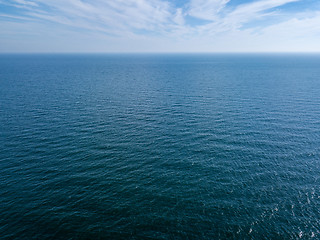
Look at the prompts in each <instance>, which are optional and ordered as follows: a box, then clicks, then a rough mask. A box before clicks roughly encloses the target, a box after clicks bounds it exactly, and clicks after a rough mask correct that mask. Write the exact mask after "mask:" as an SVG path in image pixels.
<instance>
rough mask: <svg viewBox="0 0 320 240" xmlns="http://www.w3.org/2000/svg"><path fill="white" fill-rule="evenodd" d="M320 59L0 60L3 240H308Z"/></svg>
mask: <svg viewBox="0 0 320 240" xmlns="http://www.w3.org/2000/svg"><path fill="white" fill-rule="evenodd" d="M319 178H320V55H1V56H0V238H1V239H320V179H319Z"/></svg>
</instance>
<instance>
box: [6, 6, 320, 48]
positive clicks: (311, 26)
mask: <svg viewBox="0 0 320 240" xmlns="http://www.w3.org/2000/svg"><path fill="white" fill-rule="evenodd" d="M302 1H303V0H258V1H252V2H249V3H245V4H238V5H236V6H234V3H233V5H232V6H231V5H230V3H231V2H230V0H189V1H186V3H185V4H184V6H179V7H175V4H173V2H172V1H169V0H92V1H84V0H7V1H4V0H0V4H2V5H7V6H11V7H14V8H15V9H16V10H19V9H20V10H19V11H13V12H1V10H0V22H1V21H2V23H3V24H5V23H6V24H7V23H10V19H12V20H14V21H18V20H21V21H22V22H20V23H19V25H18V23H17V24H16V25H15V24H13V25H12V30H11V31H12V33H13V34H14V33H15V34H18V31H19V30H18V29H20V28H21V26H23V25H24V26H29V27H28V28H25V29H28V31H30V32H32V31H34V32H36V31H37V28H39V29H40V27H39V26H41V25H42V26H47V25H50V26H54V29H55V31H56V32H63V31H66V32H68V34H67V35H68V36H71V35H72V34H74V35H77V36H78V37H79V35H82V36H86V37H87V36H88V35H91V36H95V37H97V38H99V39H104V40H103V41H102V42H108V41H109V42H112V44H113V46H118V44H116V43H115V42H113V41H114V39H118V43H120V42H121V43H123V42H126V43H127V44H129V45H130V44H132V45H135V44H136V46H139V47H141V49H144V48H143V44H144V45H147V43H148V44H149V43H150V47H151V48H152V43H151V42H153V43H154V44H153V47H154V48H155V49H159V48H160V45H161V48H162V47H163V45H165V44H166V45H167V48H168V50H169V49H177V48H179V49H180V47H181V48H183V47H184V48H185V49H190V46H191V47H193V49H198V50H199V49H201V47H199V46H196V47H195V45H197V44H198V45H200V44H202V45H203V47H206V48H207V49H211V50H212V51H214V50H217V49H218V48H223V49H234V50H235V51H236V47H234V46H233V47H232V48H230V45H231V44H232V42H233V43H234V42H235V41H237V42H238V43H239V45H242V46H246V44H247V43H246V41H247V42H248V41H249V42H251V43H250V44H249V45H251V46H259V41H262V38H264V39H267V40H268V39H269V40H270V42H272V43H273V44H276V41H275V39H276V38H278V39H279V38H280V37H281V39H282V41H284V39H285V38H286V36H292V37H293V36H294V37H295V39H303V35H308V36H310V39H315V36H316V35H317V34H319V33H320V29H319V26H320V22H319V17H318V15H319V14H318V12H317V10H320V9H315V10H314V11H313V12H311V11H310V10H309V12H307V13H305V14H301V12H299V11H297V12H299V14H300V15H299V18H298V17H297V15H295V14H293V15H291V16H289V15H287V17H286V18H277V16H278V15H279V16H281V11H282V10H279V9H278V10H275V9H276V8H279V7H283V6H285V5H286V4H289V3H295V2H302ZM17 12H18V13H17ZM270 16H273V17H276V19H278V21H275V22H273V23H272V24H270V23H269V24H268V25H264V24H258V25H257V24H254V23H255V22H256V21H257V20H263V19H268V18H269V17H270ZM197 19H198V20H197ZM192 21H194V22H192ZM194 23H196V24H194ZM248 23H253V24H251V26H247V25H245V24H248ZM32 24H33V25H32ZM249 25H250V24H249ZM30 26H33V27H30ZM257 29H259V31H257ZM8 31H9V32H10V29H8V28H6V33H4V34H7V32H8ZM41 31H43V32H44V34H45V32H46V28H45V27H44V28H41ZM47 31H48V32H49V31H50V30H49V29H48V30H47ZM24 32H25V31H24ZM72 32H73V33H72ZM0 33H1V31H0ZM284 33H286V34H284ZM50 34H51V33H50ZM50 34H49V33H48V35H50ZM63 34H64V35H66V34H65V32H64V33H63ZM18 35H19V34H18ZM19 36H22V35H21V34H20V35H19ZM106 39H107V40H108V41H107V40H106ZM271 39H272V41H271ZM97 41H98V39H97ZM99 41H100V40H99ZM135 41H136V42H135ZM138 41H140V43H141V44H142V46H140V45H141V44H140V43H139V44H138ZM0 43H1V37H0ZM157 44H158V45H157ZM278 45H279V44H278ZM223 46H225V47H223ZM100 47H101V46H100ZM252 49H254V47H252Z"/></svg>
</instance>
